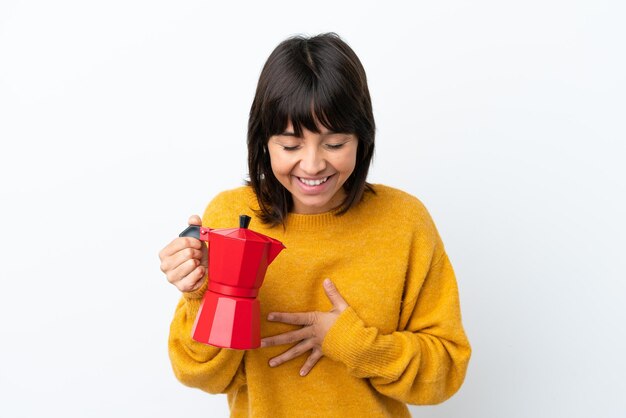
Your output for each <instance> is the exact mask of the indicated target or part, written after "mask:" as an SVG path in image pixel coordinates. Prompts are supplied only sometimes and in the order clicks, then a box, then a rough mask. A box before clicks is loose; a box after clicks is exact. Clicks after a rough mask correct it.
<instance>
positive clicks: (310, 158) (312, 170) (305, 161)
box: [300, 147, 326, 176]
mask: <svg viewBox="0 0 626 418" xmlns="http://www.w3.org/2000/svg"><path fill="white" fill-rule="evenodd" d="M300 169H301V170H302V171H303V172H304V173H306V174H308V175H311V176H314V175H316V174H319V173H321V172H322V171H324V170H325V169H326V159H325V158H324V155H323V153H322V152H321V151H320V150H319V149H318V148H317V147H307V148H306V149H305V152H304V155H303V157H302V159H301V160H300Z"/></svg>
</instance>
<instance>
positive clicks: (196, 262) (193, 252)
mask: <svg viewBox="0 0 626 418" xmlns="http://www.w3.org/2000/svg"><path fill="white" fill-rule="evenodd" d="M188 223H189V225H198V226H202V220H201V219H200V217H199V216H198V215H192V216H191V217H190V218H189V221H188ZM159 258H160V259H161V271H162V272H163V273H165V275H166V276H167V280H168V281H169V282H170V283H171V284H173V285H174V286H176V288H178V290H180V291H181V292H193V291H194V290H198V289H199V288H200V287H201V286H202V284H203V283H204V280H205V277H206V272H207V268H208V258H209V257H208V251H207V246H206V245H205V244H204V243H203V242H202V241H200V240H199V239H196V238H190V237H178V238H176V239H175V240H174V241H172V242H170V243H169V244H168V245H167V246H166V247H165V248H163V249H162V250H161V251H160V252H159Z"/></svg>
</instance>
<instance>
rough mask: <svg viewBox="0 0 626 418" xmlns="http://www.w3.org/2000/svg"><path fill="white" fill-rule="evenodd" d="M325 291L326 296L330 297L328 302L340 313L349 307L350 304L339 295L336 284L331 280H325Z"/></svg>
mask: <svg viewBox="0 0 626 418" xmlns="http://www.w3.org/2000/svg"><path fill="white" fill-rule="evenodd" d="M324 291H325V292H326V296H328V300H330V302H331V303H332V304H333V306H334V307H335V308H336V309H337V310H338V311H339V312H343V311H344V310H345V309H346V308H347V307H348V306H349V305H348V302H346V300H345V299H344V298H343V296H341V295H340V294H339V291H338V290H337V288H336V287H335V284H334V283H333V282H332V281H331V280H330V279H326V280H324Z"/></svg>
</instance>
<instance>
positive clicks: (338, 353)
mask: <svg viewBox="0 0 626 418" xmlns="http://www.w3.org/2000/svg"><path fill="white" fill-rule="evenodd" d="M374 189H375V191H376V194H371V193H367V194H366V195H365V197H364V200H363V201H362V202H361V203H359V205H357V206H356V207H353V208H352V209H350V210H349V211H348V212H347V213H346V214H344V215H343V216H336V215H334V214H333V213H323V214H316V215H301V214H289V215H288V217H287V221H286V228H284V229H283V227H282V225H281V226H277V227H274V228H268V227H266V226H265V225H263V224H262V223H261V222H260V221H259V220H258V219H257V218H256V217H255V216H254V212H253V209H257V208H258V204H257V202H256V198H255V196H254V194H253V192H252V190H251V189H250V188H248V187H241V188H238V189H235V190H231V191H227V192H223V193H221V194H219V195H218V196H217V197H216V198H215V199H214V200H213V201H212V202H211V203H210V204H209V205H208V207H207V209H206V211H205V213H204V216H203V221H202V223H203V225H204V226H210V227H212V228H232V227H236V226H237V225H238V216H239V215H240V214H248V215H250V216H252V222H251V223H250V228H251V229H253V230H255V231H258V232H260V233H262V234H266V235H268V236H271V237H273V238H276V239H278V240H280V241H281V242H283V243H284V244H285V246H286V247H287V249H286V250H284V251H283V252H282V253H281V254H280V255H279V256H278V257H277V258H276V260H275V261H274V262H273V263H272V264H271V265H270V266H269V268H268V270H267V274H266V276H265V281H264V283H263V286H262V287H261V291H260V293H259V300H260V303H261V336H262V337H265V336H270V335H276V334H279V333H282V332H286V331H288V330H291V329H295V328H296V327H295V326H292V325H287V324H282V323H275V322H268V321H266V320H265V319H266V317H267V314H268V313H269V312H306V311H316V310H317V311H328V310H330V309H331V304H330V301H329V300H328V298H327V297H326V295H325V293H324V290H323V287H322V282H323V280H324V279H325V278H327V277H328V278H330V279H332V280H333V282H334V283H335V285H336V286H337V289H338V290H339V292H340V293H341V294H342V296H343V297H344V298H345V300H346V301H347V302H348V304H349V305H350V307H349V308H348V309H346V310H345V311H344V312H343V313H342V314H341V315H340V316H339V318H338V319H337V321H336V322H335V324H334V325H333V327H332V328H331V329H330V331H329V332H328V334H327V335H326V338H325V340H324V343H323V346H322V350H323V352H324V357H322V359H321V360H320V361H319V362H318V363H317V364H316V365H315V366H314V367H313V369H312V370H311V372H310V373H309V374H308V375H307V376H305V377H301V376H300V375H299V371H300V368H301V366H302V364H303V363H304V360H305V359H306V357H307V356H308V354H309V353H307V354H304V355H302V356H301V357H298V358H296V359H293V360H291V361H289V362H287V363H285V364H283V365H281V366H278V367H275V368H270V367H269V366H268V361H269V359H270V358H272V357H274V356H277V355H278V354H280V353H282V352H284V351H285V350H286V349H288V348H289V346H278V347H266V348H260V349H256V350H248V351H237V350H227V349H220V348H216V347H212V346H208V345H204V344H201V343H197V342H195V341H193V340H192V339H191V337H190V334H191V327H192V325H193V322H194V319H195V317H196V314H197V312H198V308H199V306H200V302H201V299H200V298H201V296H202V295H203V293H204V290H205V288H206V286H203V288H201V289H200V290H198V291H196V292H194V293H186V294H184V295H183V297H182V298H181V300H180V302H179V304H178V306H177V308H176V312H175V316H174V319H173V321H172V324H171V329H170V338H169V353H170V358H171V362H172V366H173V369H174V373H175V374H176V377H177V378H178V379H179V380H180V381H181V382H182V383H184V384H185V385H188V386H192V387H197V388H200V389H202V390H204V391H207V392H210V393H227V394H228V401H229V404H230V410H231V416H233V417H273V418H280V417H290V418H291V417H406V416H410V414H409V411H408V408H407V406H406V404H407V403H410V404H434V403H439V402H442V401H444V400H446V399H447V398H448V397H450V396H451V395H452V394H454V393H455V392H456V391H457V390H458V388H459V387H460V386H461V384H462V382H463V379H464V377H465V371H466V369H467V364H468V361H469V358H470V346H469V343H468V340H467V338H466V336H465V333H464V331H463V326H462V324H461V313H460V307H459V297H458V291H457V284H456V280H455V276H454V272H453V270H452V266H451V265H450V261H449V260H448V257H447V255H446V253H445V251H444V247H443V244H442V242H441V240H440V238H439V235H438V233H437V230H436V228H435V225H434V224H433V221H432V219H431V217H430V216H429V214H428V212H427V211H426V209H425V207H424V206H423V205H422V204H421V202H420V201H419V200H417V199H416V198H415V197H413V196H410V195H409V194H407V193H404V192H402V191H399V190H396V189H392V188H390V187H386V186H382V185H375V186H374ZM209 262H210V260H209Z"/></svg>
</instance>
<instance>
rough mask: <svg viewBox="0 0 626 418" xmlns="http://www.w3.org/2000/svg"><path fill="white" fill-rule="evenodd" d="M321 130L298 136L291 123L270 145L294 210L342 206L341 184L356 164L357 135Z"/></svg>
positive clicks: (316, 210) (276, 172)
mask: <svg viewBox="0 0 626 418" xmlns="http://www.w3.org/2000/svg"><path fill="white" fill-rule="evenodd" d="M320 132H321V133H319V134H316V133H314V132H311V131H308V130H306V129H303V131H302V135H303V136H302V137H300V138H299V137H296V135H295V133H294V130H293V126H292V124H291V123H289V124H288V125H287V129H285V132H283V133H282V134H280V135H274V136H272V137H270V139H269V142H268V144H267V148H268V150H269V153H270V160H271V164H272V171H273V173H274V176H276V178H277V179H278V181H279V182H280V183H281V184H282V185H283V186H284V187H285V188H286V189H287V190H289V192H290V193H291V196H292V197H293V204H294V212H295V213H306V214H311V213H323V212H327V211H329V210H331V209H334V208H336V207H338V206H339V205H341V203H342V202H343V200H344V198H345V196H346V194H345V192H344V190H343V188H342V186H343V184H344V183H345V182H346V180H347V179H348V177H350V174H352V172H353V171H354V167H355V165H356V150H357V146H358V139H357V137H356V135H354V134H340V133H334V132H330V131H329V130H328V129H326V128H324V127H321V129H320Z"/></svg>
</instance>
